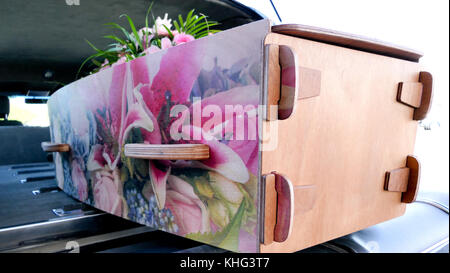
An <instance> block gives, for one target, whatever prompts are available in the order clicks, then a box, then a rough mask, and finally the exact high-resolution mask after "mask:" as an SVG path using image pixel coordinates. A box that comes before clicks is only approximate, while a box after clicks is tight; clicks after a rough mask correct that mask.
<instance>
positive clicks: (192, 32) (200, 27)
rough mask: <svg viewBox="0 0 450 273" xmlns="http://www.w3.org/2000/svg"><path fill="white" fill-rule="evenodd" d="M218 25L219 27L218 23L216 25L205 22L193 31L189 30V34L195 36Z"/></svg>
mask: <svg viewBox="0 0 450 273" xmlns="http://www.w3.org/2000/svg"><path fill="white" fill-rule="evenodd" d="M216 25H218V23H214V22H212V23H211V22H210V23H208V22H203V23H201V24H198V25H197V26H195V27H194V28H193V29H191V30H189V34H191V35H194V34H196V33H198V32H200V31H202V30H205V29H207V30H209V28H210V27H212V26H216Z"/></svg>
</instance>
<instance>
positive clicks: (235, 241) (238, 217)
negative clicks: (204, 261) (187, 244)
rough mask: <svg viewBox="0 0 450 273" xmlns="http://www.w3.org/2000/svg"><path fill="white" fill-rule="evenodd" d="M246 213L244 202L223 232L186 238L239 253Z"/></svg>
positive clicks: (196, 234)
mask: <svg viewBox="0 0 450 273" xmlns="http://www.w3.org/2000/svg"><path fill="white" fill-rule="evenodd" d="M244 211H245V202H244V201H242V202H241V205H240V206H239V209H238V210H237V212H236V214H235V215H234V217H233V219H232V220H231V221H230V223H228V225H227V226H226V227H225V228H224V229H222V230H221V231H219V232H216V233H210V232H209V233H200V232H199V233H189V234H187V235H186V238H189V239H192V240H196V241H201V242H205V243H207V244H212V245H216V246H219V247H221V248H225V249H229V250H231V251H238V250H239V249H238V248H239V231H240V229H241V224H242V217H243V215H244Z"/></svg>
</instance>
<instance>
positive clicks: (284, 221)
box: [262, 172, 294, 245]
mask: <svg viewBox="0 0 450 273" xmlns="http://www.w3.org/2000/svg"><path fill="white" fill-rule="evenodd" d="M263 179H264V198H263V202H262V206H263V207H262V212H263V213H264V221H263V224H264V226H263V229H262V230H263V232H264V234H263V236H262V242H263V243H264V244H265V245H268V244H271V243H273V242H279V243H280V242H284V241H286V240H287V238H288V237H289V235H290V233H291V231H292V224H293V219H294V189H293V186H292V184H291V182H290V181H289V180H288V179H286V178H285V177H284V176H283V175H281V174H279V173H276V172H272V173H270V174H267V175H264V176H263Z"/></svg>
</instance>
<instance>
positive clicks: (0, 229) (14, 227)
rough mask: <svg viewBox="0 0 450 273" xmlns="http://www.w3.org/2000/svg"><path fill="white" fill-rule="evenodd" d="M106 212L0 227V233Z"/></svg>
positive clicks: (95, 215)
mask: <svg viewBox="0 0 450 273" xmlns="http://www.w3.org/2000/svg"><path fill="white" fill-rule="evenodd" d="M104 214H106V213H104V212H100V213H95V214H85V215H81V216H80V215H73V216H65V217H61V218H52V219H49V220H47V221H43V222H38V223H32V224H26V225H18V226H10V227H5V228H0V234H1V233H3V232H9V231H16V230H22V229H28V228H35V227H42V226H46V225H54V224H58V223H64V222H70V221H75V220H80V219H85V218H90V217H98V216H101V215H104Z"/></svg>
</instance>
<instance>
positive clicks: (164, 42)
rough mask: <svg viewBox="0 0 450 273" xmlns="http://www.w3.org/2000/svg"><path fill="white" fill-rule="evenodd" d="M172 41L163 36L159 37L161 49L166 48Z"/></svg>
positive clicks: (170, 45)
mask: <svg viewBox="0 0 450 273" xmlns="http://www.w3.org/2000/svg"><path fill="white" fill-rule="evenodd" d="M172 46H173V45H172V42H171V41H170V39H169V38H167V37H164V38H162V39H161V49H167V48H169V47H172Z"/></svg>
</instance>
